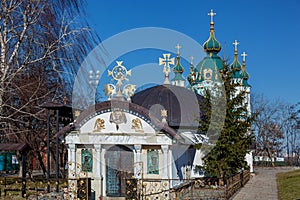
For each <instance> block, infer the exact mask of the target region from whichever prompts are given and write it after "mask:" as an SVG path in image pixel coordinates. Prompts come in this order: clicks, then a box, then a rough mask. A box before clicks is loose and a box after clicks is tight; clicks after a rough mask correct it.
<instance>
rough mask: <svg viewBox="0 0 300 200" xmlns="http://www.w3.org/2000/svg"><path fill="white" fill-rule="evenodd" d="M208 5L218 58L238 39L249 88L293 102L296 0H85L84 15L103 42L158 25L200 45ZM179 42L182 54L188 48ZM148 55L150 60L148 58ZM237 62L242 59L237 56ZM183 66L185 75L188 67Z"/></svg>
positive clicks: (298, 27) (296, 97)
mask: <svg viewBox="0 0 300 200" xmlns="http://www.w3.org/2000/svg"><path fill="white" fill-rule="evenodd" d="M211 9H213V10H214V11H215V12H216V13H217V15H216V16H215V18H214V21H215V35H216V38H217V39H218V40H219V41H220V42H221V44H222V47H223V49H222V51H221V52H220V53H219V55H220V56H221V57H223V55H224V53H226V56H228V57H229V58H231V59H232V58H233V45H232V42H233V41H234V40H235V39H236V40H238V41H239V42H240V45H239V54H241V53H242V52H243V51H246V52H247V54H248V57H247V71H248V72H249V74H250V76H251V77H250V79H249V83H250V84H251V85H252V92H253V93H256V94H264V95H265V96H266V97H267V98H269V99H278V98H280V99H281V100H283V101H285V102H288V103H296V102H299V101H300V92H299V91H300V89H299V86H300V77H299V76H300V65H299V59H298V56H299V57H300V54H299V53H300V50H299V48H300V39H299V37H300V22H299V21H298V20H299V19H300V12H299V9H300V1H298V0H288V1H283V0H272V1H271V0H265V1H262V0H251V1H250V0H248V1H238V0H226V1H224V0H223V1H221V0H208V1H204V0H202V1H200V0H190V1H180V0H172V1H163V0H152V1H142V0H101V1H99V0H89V1H88V5H87V17H88V19H89V21H90V24H91V26H92V27H93V28H94V29H95V30H96V31H97V33H98V34H99V36H100V37H101V39H102V40H103V41H105V40H106V39H108V38H110V37H112V36H114V35H115V34H118V33H120V32H123V31H126V30H129V29H134V28H141V27H163V28H168V29H172V30H176V31H179V32H181V33H183V34H186V35H188V36H189V37H191V38H193V39H194V40H196V41H197V42H198V43H200V44H201V45H202V44H203V43H204V42H205V41H206V40H207V38H208V36H209V20H210V18H209V16H208V15H207V13H208V12H209V11H210V10H211ZM120 45H122V44H120ZM175 45H176V42H175V44H174V47H175ZM182 46H183V47H182V49H181V51H182V52H183V51H184V49H186V48H188V47H186V46H184V44H182ZM174 51H175V49H174ZM144 53H145V52H144ZM148 53H149V52H148ZM150 54H151V52H150ZM194 56H195V57H196V56H197V55H194ZM145 57H147V56H146V55H142V53H138V54H136V55H130V56H129V57H128V58H126V60H124V63H125V62H126V63H127V64H129V65H130V64H133V65H134V64H136V63H134V62H136V60H140V62H139V64H142V62H143V61H141V60H142V59H143V58H145ZM153 58H154V57H153ZM148 59H152V58H151V56H150V58H149V57H148ZM157 59H158V58H155V59H154V60H153V62H157ZM239 60H240V62H241V61H242V59H241V57H240V58H239ZM147 62H149V60H147ZM183 64H184V66H185V69H186V73H185V75H186V74H187V73H188V71H189V69H188V68H189V66H188V63H183Z"/></svg>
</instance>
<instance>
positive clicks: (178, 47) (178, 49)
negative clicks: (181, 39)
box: [175, 44, 182, 54]
mask: <svg viewBox="0 0 300 200" xmlns="http://www.w3.org/2000/svg"><path fill="white" fill-rule="evenodd" d="M181 47H182V46H180V45H179V44H177V45H176V47H175V48H176V49H177V54H180V49H181Z"/></svg>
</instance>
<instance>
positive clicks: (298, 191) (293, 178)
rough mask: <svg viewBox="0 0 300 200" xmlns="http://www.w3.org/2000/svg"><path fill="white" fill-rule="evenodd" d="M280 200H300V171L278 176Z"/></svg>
mask: <svg viewBox="0 0 300 200" xmlns="http://www.w3.org/2000/svg"><path fill="white" fill-rule="evenodd" d="M277 185H278V197H279V199H280V200H300V170H295V171H290V172H282V173H278V174H277Z"/></svg>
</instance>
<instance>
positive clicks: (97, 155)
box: [94, 144, 101, 178]
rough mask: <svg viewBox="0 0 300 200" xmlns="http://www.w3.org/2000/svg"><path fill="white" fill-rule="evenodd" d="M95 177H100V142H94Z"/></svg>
mask: <svg viewBox="0 0 300 200" xmlns="http://www.w3.org/2000/svg"><path fill="white" fill-rule="evenodd" d="M94 147H95V177H96V178H101V144H95V145H94Z"/></svg>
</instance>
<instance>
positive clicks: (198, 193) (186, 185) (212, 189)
mask: <svg viewBox="0 0 300 200" xmlns="http://www.w3.org/2000/svg"><path fill="white" fill-rule="evenodd" d="M249 179H250V172H249V171H242V172H240V173H238V174H236V175H234V176H232V177H229V178H228V179H226V180H225V181H223V180H221V179H216V178H201V179H188V180H178V179H125V183H126V187H125V198H126V199H127V200H152V199H153V200H156V199H160V200H169V199H174V200H186V199H189V200H192V199H195V200H196V199H197V200H199V199H203V200H205V199H207V200H208V199H210V200H211V199H219V200H225V199H229V198H230V197H231V196H232V195H233V194H234V193H235V192H236V191H237V190H238V189H240V188H241V187H242V186H244V185H245V184H246V183H247V182H248V181H249Z"/></svg>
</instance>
